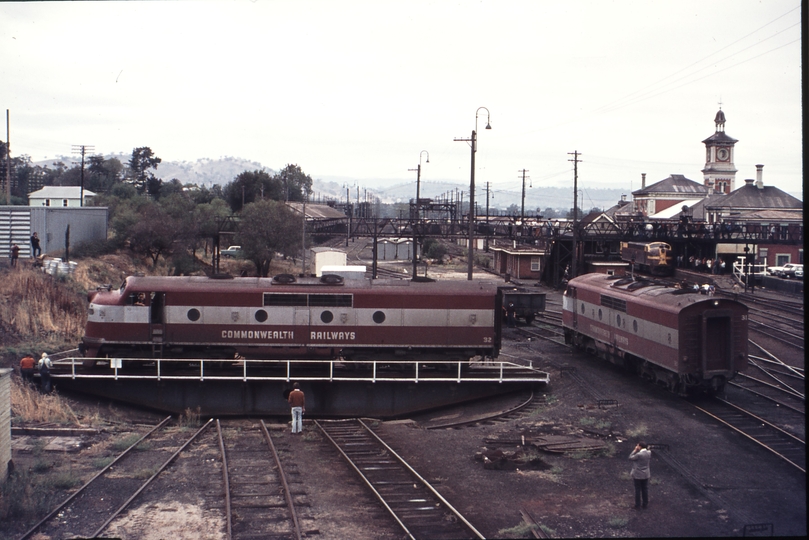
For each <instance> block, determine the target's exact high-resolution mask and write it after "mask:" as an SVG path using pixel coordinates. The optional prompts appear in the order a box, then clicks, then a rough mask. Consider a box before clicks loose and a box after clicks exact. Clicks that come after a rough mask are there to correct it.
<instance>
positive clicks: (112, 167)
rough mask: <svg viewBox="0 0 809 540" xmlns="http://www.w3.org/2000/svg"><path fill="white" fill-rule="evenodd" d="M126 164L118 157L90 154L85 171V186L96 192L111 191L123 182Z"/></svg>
mask: <svg viewBox="0 0 809 540" xmlns="http://www.w3.org/2000/svg"><path fill="white" fill-rule="evenodd" d="M123 170H124V165H123V163H121V160H119V159H118V158H110V159H105V158H104V156H102V155H95V156H90V159H89V165H88V166H87V171H86V172H85V178H84V187H86V188H87V189H89V190H90V191H94V192H95V193H109V192H110V191H111V190H112V188H113V187H114V186H115V185H116V184H119V183H120V182H121V175H122V173H123Z"/></svg>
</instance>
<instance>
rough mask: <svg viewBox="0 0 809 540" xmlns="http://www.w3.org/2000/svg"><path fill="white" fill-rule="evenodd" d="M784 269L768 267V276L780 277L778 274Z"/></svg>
mask: <svg viewBox="0 0 809 540" xmlns="http://www.w3.org/2000/svg"><path fill="white" fill-rule="evenodd" d="M783 269H784V267H783V266H768V267H767V274H769V275H771V276H776V275H778V272H780V271H781V270H783Z"/></svg>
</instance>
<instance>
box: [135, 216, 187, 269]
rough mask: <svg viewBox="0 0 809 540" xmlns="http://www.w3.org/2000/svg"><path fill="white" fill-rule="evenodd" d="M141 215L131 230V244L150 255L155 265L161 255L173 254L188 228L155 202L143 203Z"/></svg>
mask: <svg viewBox="0 0 809 540" xmlns="http://www.w3.org/2000/svg"><path fill="white" fill-rule="evenodd" d="M140 215H141V216H142V219H139V220H138V221H137V223H135V224H134V225H133V226H132V228H131V229H130V230H129V245H130V247H131V249H132V251H134V252H135V253H139V254H141V255H145V256H148V257H149V258H150V259H151V260H152V266H153V267H154V266H157V261H158V259H159V258H160V257H161V256H163V257H167V256H169V255H171V253H172V252H173V250H174V249H175V242H177V241H178V240H181V239H182V237H183V235H184V234H185V233H186V229H185V228H184V227H183V226H182V223H181V222H179V221H178V220H177V219H175V218H173V217H172V216H171V215H170V214H169V213H168V212H167V211H166V210H165V209H164V208H162V207H161V206H160V205H159V204H157V203H154V202H149V203H147V204H145V205H143V206H142V207H141V208H140Z"/></svg>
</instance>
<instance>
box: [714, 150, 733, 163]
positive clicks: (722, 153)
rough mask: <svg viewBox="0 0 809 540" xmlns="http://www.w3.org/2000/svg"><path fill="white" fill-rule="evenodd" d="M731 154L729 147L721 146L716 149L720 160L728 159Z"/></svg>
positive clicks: (717, 157)
mask: <svg viewBox="0 0 809 540" xmlns="http://www.w3.org/2000/svg"><path fill="white" fill-rule="evenodd" d="M729 156H730V152H728V149H727V148H720V149H719V150H717V151H716V159H718V160H719V161H727V160H728V157H729Z"/></svg>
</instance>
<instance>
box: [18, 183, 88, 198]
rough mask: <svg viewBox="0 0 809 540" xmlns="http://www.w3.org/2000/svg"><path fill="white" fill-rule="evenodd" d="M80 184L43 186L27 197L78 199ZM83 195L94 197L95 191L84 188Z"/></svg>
mask: <svg viewBox="0 0 809 540" xmlns="http://www.w3.org/2000/svg"><path fill="white" fill-rule="evenodd" d="M80 193H81V186H45V187H44V188H42V189H40V190H37V191H32V192H31V193H29V194H28V198H29V199H78V198H79V197H80V196H81V195H80ZM84 196H85V197H94V196H95V193H93V192H92V191H90V190H89V189H85V190H84Z"/></svg>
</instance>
